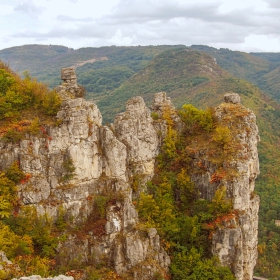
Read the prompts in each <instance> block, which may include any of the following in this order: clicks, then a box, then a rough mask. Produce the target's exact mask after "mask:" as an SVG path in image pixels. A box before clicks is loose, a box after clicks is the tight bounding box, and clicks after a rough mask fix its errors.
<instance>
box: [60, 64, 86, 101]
mask: <svg viewBox="0 0 280 280" xmlns="http://www.w3.org/2000/svg"><path fill="white" fill-rule="evenodd" d="M61 79H62V81H63V84H62V85H61V86H58V87H57V88H56V91H58V92H60V95H61V97H62V98H63V99H68V98H73V97H76V98H79V97H83V96H84V95H85V89H84V88H83V87H82V86H80V85H78V84H77V76H76V72H75V68H73V67H69V68H62V69H61Z"/></svg>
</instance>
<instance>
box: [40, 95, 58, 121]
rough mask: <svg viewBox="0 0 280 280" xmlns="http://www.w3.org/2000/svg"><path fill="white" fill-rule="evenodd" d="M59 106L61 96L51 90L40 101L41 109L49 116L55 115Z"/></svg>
mask: <svg viewBox="0 0 280 280" xmlns="http://www.w3.org/2000/svg"><path fill="white" fill-rule="evenodd" d="M60 106H61V98H60V97H59V95H58V94H57V93H56V92H55V91H54V90H53V91H51V92H49V93H47V94H46V95H45V96H44V98H43V102H42V108H43V111H44V112H45V113H46V114H47V115H50V116H55V115H56V114H57V112H58V110H59V108H60Z"/></svg>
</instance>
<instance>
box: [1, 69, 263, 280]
mask: <svg viewBox="0 0 280 280" xmlns="http://www.w3.org/2000/svg"><path fill="white" fill-rule="evenodd" d="M62 79H63V80H64V83H63V85H62V86H60V87H58V89H57V90H58V92H59V93H60V94H61V96H62V98H63V103H62V106H61V110H60V111H59V112H58V114H57V126H53V127H45V128H44V135H45V136H44V137H41V138H38V137H35V136H32V135H26V138H25V139H24V140H22V141H20V144H19V145H18V144H12V143H8V144H5V143H2V142H0V148H1V154H0V168H2V169H5V168H7V167H9V166H10V165H11V164H12V163H13V162H14V161H19V162H20V168H21V169H22V170H23V171H24V172H26V173H29V174H31V179H30V181H29V182H28V183H26V184H23V185H21V186H20V190H19V196H20V198H21V200H22V202H23V204H24V205H32V206H34V207H35V208H36V209H37V212H38V213H39V214H45V213H47V214H48V215H49V216H51V217H56V216H57V215H58V213H59V207H61V206H62V207H63V209H65V211H66V215H67V216H68V217H71V218H72V219H73V221H74V222H75V223H76V224H77V225H80V227H81V228H83V233H82V234H83V238H81V236H80V235H79V236H76V235H75V234H72V235H71V236H69V237H68V238H67V240H66V241H64V242H61V243H60V245H59V247H58V252H60V253H64V255H65V256H67V257H65V259H64V262H65V263H67V262H68V261H71V258H74V257H76V256H79V258H80V259H81V260H82V261H83V262H84V263H87V262H89V261H90V262H94V263H98V262H101V260H102V262H103V263H104V262H105V263H106V264H107V265H108V266H112V267H113V268H114V269H115V270H116V272H117V273H119V274H122V275H127V278H126V279H137V280H141V279H143V280H144V279H152V277H153V274H154V273H155V272H160V273H161V274H162V275H164V274H165V273H166V272H167V271H168V266H169V265H170V258H169V256H168V255H167V254H166V252H165V251H164V249H163V248H162V247H161V244H160V240H159V235H158V234H157V230H156V229H154V228H151V229H149V230H148V231H145V232H143V231H141V230H140V229H138V227H137V225H138V214H137V211H136V209H135V207H134V205H133V203H132V188H131V185H132V182H133V180H134V179H135V176H138V177H140V178H141V180H140V181H141V182H140V184H141V183H143V182H146V181H147V180H149V179H150V178H151V177H152V176H153V173H154V164H155V158H156V156H157V154H158V153H159V150H160V146H161V143H162V137H163V136H159V133H158V132H159V131H161V132H162V133H161V135H164V134H165V131H166V124H165V123H164V122H157V123H154V121H153V119H152V118H151V112H150V111H149V110H148V109H147V107H146V105H145V103H144V101H143V99H142V98H141V97H135V98H132V99H130V100H129V101H128V102H127V107H126V111H125V112H124V113H121V114H119V115H117V116H116V118H115V121H114V124H112V125H110V126H103V125H102V117H101V114H100V112H99V110H98V108H97V106H96V105H95V104H94V103H93V102H90V101H85V100H84V99H83V98H80V97H81V96H82V94H81V91H80V87H79V86H78V85H77V83H76V75H75V72H74V69H62ZM238 97H239V96H236V95H227V97H226V102H229V103H223V104H222V105H221V106H220V107H218V108H216V111H215V114H216V116H217V118H218V119H219V120H221V121H224V120H225V119H228V118H229V117H230V114H231V113H232V110H233V109H232V106H236V110H237V111H238V110H239V109H240V106H242V105H241V104H240V103H239V102H240V101H238ZM231 102H232V103H231ZM228 104H230V106H228ZM166 107H169V108H170V109H171V111H172V110H173V111H174V108H173V106H172V104H171V102H170V100H169V99H168V98H166V95H165V93H158V94H156V96H155V101H154V104H153V110H154V112H155V113H156V114H157V115H158V116H159V117H161V116H162V115H163V114H164V108H166ZM242 108H243V109H242V110H245V111H246V112H247V113H246V114H245V115H244V116H240V122H239V123H238V124H236V123H230V122H229V125H232V126H235V125H238V129H237V131H238V133H237V134H236V137H237V138H238V141H239V142H240V143H241V145H242V147H241V148H240V149H239V150H238V153H239V155H238V160H236V161H233V162H231V164H232V165H234V167H235V168H236V169H237V170H238V174H237V175H236V176H235V177H234V178H232V179H231V180H228V181H226V180H225V181H223V184H224V185H225V186H226V188H227V196H228V197H229V198H232V200H233V207H234V209H236V210H239V215H238V218H237V217H235V218H234V219H233V220H232V222H231V226H228V225H225V226H224V227H221V228H219V229H218V230H217V231H216V232H215V233H214V235H213V239H212V248H213V249H212V250H213V253H214V254H216V255H217V256H218V257H219V258H220V260H221V262H222V263H223V264H225V265H228V266H230V267H231V269H232V271H233V272H234V273H235V276H236V278H237V279H240V280H241V279H244V280H247V279H248V280H249V279H252V273H253V268H254V265H255V262H256V257H257V251H256V246H257V215H258V205H259V199H258V196H256V195H254V192H253V191H254V180H255V178H256V176H257V174H258V172H259V171H258V157H257V148H256V144H257V141H258V130H257V127H256V124H255V116H254V114H253V113H252V112H251V111H250V110H248V109H245V108H244V107H243V106H242ZM171 117H172V118H173V119H174V121H175V122H177V123H178V127H180V122H179V121H178V116H177V115H176V114H175V112H174V114H173V115H172V116H171ZM241 158H242V160H241ZM205 160H207V159H205ZM208 165H209V168H208V171H207V172H208V173H207V172H206V173H205V174H201V175H197V174H196V175H194V176H192V180H193V182H194V183H195V184H196V186H197V187H198V188H199V189H200V191H201V197H202V198H205V199H211V198H213V195H214V193H215V190H216V189H217V188H218V187H219V186H218V184H213V183H211V180H210V178H211V175H212V174H213V173H214V172H215V166H214V165H211V163H209V164H208ZM104 197H107V200H106V202H107V204H106V211H105V213H106V215H105V216H102V213H99V212H98V209H99V204H98V203H99V201H100V199H101V198H102V199H103V198H104ZM85 224H86V226H85Z"/></svg>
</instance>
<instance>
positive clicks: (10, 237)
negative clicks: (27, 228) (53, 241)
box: [0, 221, 34, 259]
mask: <svg viewBox="0 0 280 280" xmlns="http://www.w3.org/2000/svg"><path fill="white" fill-rule="evenodd" d="M0 248H1V250H3V251H4V252H5V254H6V255H7V257H8V258H9V259H13V258H15V257H16V256H17V255H19V254H22V255H26V254H31V253H33V250H34V249H33V244H32V240H31V238H30V237H29V236H27V235H24V236H19V235H16V234H15V233H14V232H13V231H12V230H11V229H10V227H9V226H7V225H5V224H4V223H3V222H2V221H0Z"/></svg>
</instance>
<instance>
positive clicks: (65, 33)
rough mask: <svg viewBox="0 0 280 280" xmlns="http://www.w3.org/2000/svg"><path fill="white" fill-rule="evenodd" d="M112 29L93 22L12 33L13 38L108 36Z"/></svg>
mask: <svg viewBox="0 0 280 280" xmlns="http://www.w3.org/2000/svg"><path fill="white" fill-rule="evenodd" d="M111 36H114V31H113V30H112V29H110V28H107V27H98V28H96V26H95V25H94V24H86V25H81V26H78V27H76V28H61V27H58V28H54V29H51V30H50V31H48V32H37V31H30V30H26V31H23V32H19V33H17V34H14V35H13V37H14V38H34V39H37V38H38V39H42V38H110V37H111Z"/></svg>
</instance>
